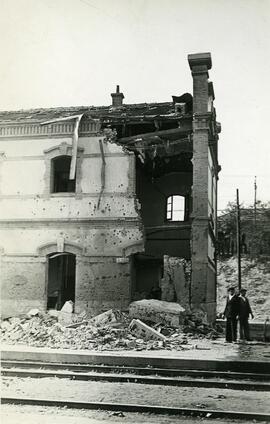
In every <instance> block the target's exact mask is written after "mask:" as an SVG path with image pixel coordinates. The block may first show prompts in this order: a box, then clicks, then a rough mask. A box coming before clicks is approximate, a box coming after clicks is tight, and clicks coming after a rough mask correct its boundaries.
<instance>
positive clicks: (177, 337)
mask: <svg viewBox="0 0 270 424" xmlns="http://www.w3.org/2000/svg"><path fill="white" fill-rule="evenodd" d="M30 312H31V311H30ZM34 312H35V313H34V314H33V312H32V313H28V314H26V315H23V316H20V317H11V318H8V319H5V320H3V321H2V322H1V325H0V327H1V339H2V343H6V344H23V345H28V346H36V347H48V348H61V349H88V350H97V351H103V350H160V349H167V350H182V349H184V348H185V347H184V345H186V344H188V341H189V340H190V339H192V338H196V339H198V337H199V338H205V337H207V338H211V339H213V338H217V337H218V332H217V331H216V330H214V329H213V328H212V327H210V326H209V325H208V324H207V323H204V322H203V319H202V318H201V317H199V316H198V315H196V314H195V316H194V314H193V315H192V314H187V316H186V318H185V320H184V323H183V325H181V326H179V327H177V328H175V327H173V326H171V325H169V324H168V325H166V323H164V322H160V323H152V322H143V321H141V320H140V319H132V317H130V316H129V315H128V313H125V312H120V311H118V310H110V311H106V312H104V313H102V314H100V315H98V316H96V317H94V318H89V319H88V318H87V317H86V316H85V315H83V314H81V315H80V316H78V315H76V314H74V313H72V315H71V317H70V319H68V320H65V321H64V322H65V323H63V320H62V314H61V311H53V312H54V313H53V314H51V313H42V312H39V311H36V310H35V311H34ZM57 312H58V313H57ZM70 322H71V323H70Z"/></svg>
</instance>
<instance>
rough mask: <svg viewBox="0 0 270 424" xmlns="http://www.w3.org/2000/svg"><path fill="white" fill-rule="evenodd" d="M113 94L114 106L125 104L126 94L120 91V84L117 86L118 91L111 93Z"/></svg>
mask: <svg viewBox="0 0 270 424" xmlns="http://www.w3.org/2000/svg"><path fill="white" fill-rule="evenodd" d="M111 96H112V106H113V107H119V106H122V105H123V99H124V98H125V97H124V94H123V93H120V88H119V85H117V86H116V93H111Z"/></svg>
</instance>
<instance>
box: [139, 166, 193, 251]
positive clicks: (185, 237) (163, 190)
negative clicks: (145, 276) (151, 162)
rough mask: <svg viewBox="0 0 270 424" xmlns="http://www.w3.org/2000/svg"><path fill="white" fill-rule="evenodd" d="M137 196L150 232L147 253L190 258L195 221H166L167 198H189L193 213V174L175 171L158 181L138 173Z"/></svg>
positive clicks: (144, 221) (140, 172) (147, 236)
mask: <svg viewBox="0 0 270 424" xmlns="http://www.w3.org/2000/svg"><path fill="white" fill-rule="evenodd" d="M137 173H138V177H137V195H138V198H139V200H140V203H141V215H142V220H143V224H144V228H145V232H146V244H145V253H146V254H149V255H153V256H159V257H163V255H170V256H178V257H183V258H186V259H190V237H191V236H190V232H191V221H190V220H189V219H187V220H186V221H182V222H166V208H167V197H169V196H171V195H172V194H179V195H182V196H187V198H188V197H189V200H187V201H188V202H189V205H188V206H187V209H189V213H190V214H191V196H190V194H191V186H192V173H191V172H185V171H184V170H183V172H179V173H177V172H174V173H171V174H167V175H164V176H162V177H159V178H155V179H154V181H153V182H152V181H151V179H150V177H147V176H146V175H144V173H143V172H142V171H141V170H138V172H137Z"/></svg>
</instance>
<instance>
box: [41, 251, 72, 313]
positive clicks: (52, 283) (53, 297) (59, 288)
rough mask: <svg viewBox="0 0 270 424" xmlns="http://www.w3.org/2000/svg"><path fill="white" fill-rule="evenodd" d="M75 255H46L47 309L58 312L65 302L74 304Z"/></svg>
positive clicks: (64, 253)
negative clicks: (69, 301)
mask: <svg viewBox="0 0 270 424" xmlns="http://www.w3.org/2000/svg"><path fill="white" fill-rule="evenodd" d="M75 275H76V255H73V254H72V253H66V252H63V253H57V252H56V253H52V254H50V255H48V290H47V296H48V297H47V309H56V310H60V309H61V308H62V307H63V305H64V304H65V302H67V301H68V300H71V301H72V302H73V303H74V302H75Z"/></svg>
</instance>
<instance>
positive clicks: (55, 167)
mask: <svg viewBox="0 0 270 424" xmlns="http://www.w3.org/2000/svg"><path fill="white" fill-rule="evenodd" d="M70 163H71V157H70V156H60V157H57V158H55V159H53V160H52V173H53V181H52V193H65V192H67V193H74V192H75V179H74V180H70V179H69V172H70Z"/></svg>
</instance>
